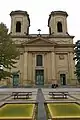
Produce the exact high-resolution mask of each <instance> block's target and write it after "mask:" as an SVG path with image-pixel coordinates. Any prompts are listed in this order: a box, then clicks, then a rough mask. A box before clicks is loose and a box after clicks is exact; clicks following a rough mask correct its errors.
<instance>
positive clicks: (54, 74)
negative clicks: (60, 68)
mask: <svg viewBox="0 0 80 120" xmlns="http://www.w3.org/2000/svg"><path fill="white" fill-rule="evenodd" d="M52 79H53V80H55V79H56V64H55V53H54V52H52Z"/></svg>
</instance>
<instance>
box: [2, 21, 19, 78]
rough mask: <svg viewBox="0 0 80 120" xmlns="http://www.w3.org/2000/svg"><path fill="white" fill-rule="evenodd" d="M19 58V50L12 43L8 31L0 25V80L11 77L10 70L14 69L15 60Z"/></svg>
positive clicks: (4, 26)
mask: <svg viewBox="0 0 80 120" xmlns="http://www.w3.org/2000/svg"><path fill="white" fill-rule="evenodd" d="M18 56H19V50H18V49H17V47H16V44H15V43H14V42H13V41H12V39H11V35H10V34H8V29H7V27H6V25H4V24H3V23H1V24H0V66H2V67H3V68H2V69H1V67H0V79H1V78H5V77H11V75H12V74H11V72H10V69H11V68H12V67H15V63H16V60H17V59H18Z"/></svg>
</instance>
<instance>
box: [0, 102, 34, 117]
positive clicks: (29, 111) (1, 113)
mask: <svg viewBox="0 0 80 120" xmlns="http://www.w3.org/2000/svg"><path fill="white" fill-rule="evenodd" d="M34 105H35V104H5V105H4V106H2V107H1V108H0V118H1V117H26V118H27V117H30V118H32V115H33V111H34Z"/></svg>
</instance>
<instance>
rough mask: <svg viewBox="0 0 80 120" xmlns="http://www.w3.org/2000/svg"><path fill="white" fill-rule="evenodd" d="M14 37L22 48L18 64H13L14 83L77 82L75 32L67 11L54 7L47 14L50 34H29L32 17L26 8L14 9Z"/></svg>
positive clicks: (43, 84) (61, 83) (12, 28)
mask: <svg viewBox="0 0 80 120" xmlns="http://www.w3.org/2000/svg"><path fill="white" fill-rule="evenodd" d="M10 16H11V30H10V34H11V36H12V40H13V41H15V43H16V44H17V47H18V49H19V51H20V57H19V60H18V61H17V64H16V68H12V70H11V71H12V72H13V78H12V80H11V81H12V85H13V86H25V87H26V86H27V85H31V86H36V85H37V86H38V85H41V86H46V85H49V84H52V82H56V83H57V84H58V85H62V86H64V85H71V84H75V82H74V79H75V74H74V70H75V62H74V60H73V57H74V44H73V38H74V36H71V35H69V33H68V29H67V17H68V14H67V12H65V11H52V12H51V13H50V15H49V17H48V28H49V33H48V34H40V29H38V31H39V34H29V27H30V18H29V15H28V13H27V12H26V11H21V10H17V11H12V12H11V13H10Z"/></svg>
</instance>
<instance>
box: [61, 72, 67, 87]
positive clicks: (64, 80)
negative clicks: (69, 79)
mask: <svg viewBox="0 0 80 120" xmlns="http://www.w3.org/2000/svg"><path fill="white" fill-rule="evenodd" d="M60 81H61V85H66V74H60Z"/></svg>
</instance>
